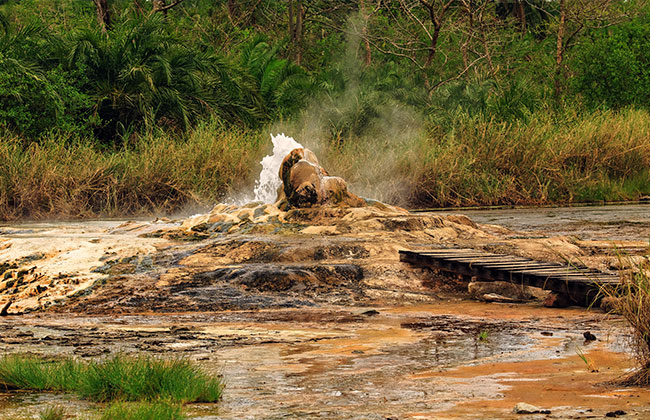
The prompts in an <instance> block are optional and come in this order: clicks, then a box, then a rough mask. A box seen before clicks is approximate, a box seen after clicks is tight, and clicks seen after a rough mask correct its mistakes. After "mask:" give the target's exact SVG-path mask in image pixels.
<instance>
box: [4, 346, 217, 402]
mask: <svg viewBox="0 0 650 420" xmlns="http://www.w3.org/2000/svg"><path fill="white" fill-rule="evenodd" d="M3 388H4V389H25V390H37V391H48V390H51V391H68V392H74V393H76V394H78V395H79V396H81V397H83V398H86V399H89V400H91V401H96V402H108V401H158V400H164V401H173V402H177V403H187V402H216V401H218V400H219V398H220V397H221V390H222V384H221V380H220V379H219V378H217V377H211V376H208V375H207V374H205V373H204V372H203V371H202V370H201V369H200V368H198V367H197V366H196V365H194V364H192V363H190V362H189V361H187V360H182V359H174V360H162V359H156V358H151V357H135V358H132V357H126V356H122V355H117V356H114V357H112V358H110V359H106V360H104V361H98V362H81V361H76V360H72V359H67V360H64V361H51V362H47V361H43V360H41V359H37V358H33V357H22V356H16V355H8V356H3V357H2V358H0V389H3Z"/></svg>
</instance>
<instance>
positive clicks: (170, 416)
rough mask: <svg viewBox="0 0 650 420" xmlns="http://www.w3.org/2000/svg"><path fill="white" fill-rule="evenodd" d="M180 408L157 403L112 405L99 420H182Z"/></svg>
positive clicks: (119, 403)
mask: <svg viewBox="0 0 650 420" xmlns="http://www.w3.org/2000/svg"><path fill="white" fill-rule="evenodd" d="M184 418H185V416H183V414H182V413H181V407H180V406H178V405H173V404H169V403H165V402H159V403H122V402H118V403H113V404H111V405H110V406H109V407H108V408H107V409H106V411H104V413H103V414H102V416H101V418H100V420H183V419H184Z"/></svg>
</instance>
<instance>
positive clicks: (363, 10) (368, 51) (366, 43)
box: [361, 0, 372, 67]
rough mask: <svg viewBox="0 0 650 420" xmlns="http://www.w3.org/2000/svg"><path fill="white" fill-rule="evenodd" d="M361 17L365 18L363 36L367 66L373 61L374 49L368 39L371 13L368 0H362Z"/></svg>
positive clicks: (362, 29)
mask: <svg viewBox="0 0 650 420" xmlns="http://www.w3.org/2000/svg"><path fill="white" fill-rule="evenodd" d="M361 17H362V18H363V27H362V28H361V36H362V38H363V44H364V48H365V51H366V57H365V59H366V60H365V61H366V67H367V66H369V65H370V63H372V50H371V49H370V41H369V40H368V21H369V19H370V15H369V14H368V13H366V0H361Z"/></svg>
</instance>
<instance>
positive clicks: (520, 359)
mask: <svg viewBox="0 0 650 420" xmlns="http://www.w3.org/2000/svg"><path fill="white" fill-rule="evenodd" d="M375 311H376V312H375ZM585 331H591V332H592V333H593V334H595V335H596V336H597V337H598V340H597V341H596V342H592V343H586V342H585V340H584V338H583V336H582V334H583V333H584V332H585ZM625 332H626V331H625V330H624V329H623V328H622V323H621V321H620V320H619V319H616V318H612V317H609V318H606V317H605V316H604V315H602V314H600V313H596V312H588V311H584V310H582V309H565V310H556V309H548V308H541V307H537V306H533V305H499V304H484V303H477V302H460V303H453V302H445V303H440V304H435V305H421V306H408V307H384V308H372V309H371V308H350V307H346V308H342V307H328V308H301V309H277V310H263V311H232V312H215V313H202V314H170V315H160V314H156V315H131V316H118V317H87V316H71V315H64V314H48V315H47V316H45V315H44V316H41V317H39V316H38V315H33V316H23V317H7V318H4V319H0V334H1V335H0V337H2V339H0V352H10V353H13V352H20V351H32V352H38V353H59V354H76V355H78V356H81V357H91V356H102V355H105V354H111V353H115V352H118V351H123V352H127V353H130V352H147V353H151V354H156V355H160V356H164V357H175V356H180V355H182V356H185V357H189V358H191V359H193V360H196V361H197V362H198V363H200V364H201V365H202V366H203V367H205V368H206V369H207V370H209V371H211V372H214V373H220V374H222V375H223V376H224V378H225V382H226V389H225V391H224V398H223V400H222V401H221V402H220V403H219V404H216V405H211V404H200V405H189V406H187V407H186V408H185V412H186V413H187V414H188V415H189V416H190V417H191V418H196V419H206V420H207V419H210V420H216V419H222V420H225V419H229V420H230V419H233V420H234V419H281V418H322V419H382V420H385V419H386V418H400V419H401V418H510V417H512V416H513V415H512V414H511V411H512V408H513V406H514V405H515V404H516V403H518V402H527V403H530V404H535V405H539V406H541V407H543V408H545V409H550V410H551V411H552V413H553V414H552V415H551V417H550V418H552V417H555V418H567V417H571V416H574V417H575V418H582V417H583V416H590V415H591V416H594V415H596V416H603V415H604V414H605V413H606V412H608V411H612V410H615V409H620V408H623V409H625V410H626V411H632V412H639V413H642V414H641V415H648V414H650V413H648V412H646V411H644V410H646V408H645V407H647V406H650V396H649V395H648V393H647V392H645V391H639V390H618V389H617V387H615V386H613V385H604V383H605V382H607V381H611V380H612V379H615V378H617V377H619V376H620V375H621V374H623V373H624V372H625V371H626V369H628V368H629V367H630V366H631V361H630V360H629V358H628V356H627V354H626V353H624V351H625V350H626V347H625ZM579 352H584V354H585V355H586V357H588V358H589V359H590V360H592V361H593V362H594V364H595V365H596V366H597V367H598V369H599V371H598V372H590V371H589V370H588V369H587V366H586V365H585V363H584V362H583V361H582V360H581V358H580V357H579V356H578V354H579ZM48 398H50V399H51V398H54V399H55V400H57V401H58V400H60V399H61V400H65V401H67V398H66V397H65V396H51V395H47V396H45V397H43V396H38V395H32V396H30V397H29V398H26V397H25V395H24V394H5V395H0V408H1V409H0V419H2V420H9V419H16V418H27V417H29V414H28V413H30V412H31V413H37V412H38V410H40V409H42V408H43V407H45V406H47V405H48V404H51V403H52V401H49V400H48ZM72 401H76V400H74V398H73V399H72ZM67 406H69V407H71V410H72V411H73V412H75V413H83V414H84V415H85V416H86V417H90V416H92V415H93V414H94V413H95V411H93V410H96V407H93V406H92V405H84V403H83V402H74V403H73V404H71V405H66V407H67ZM588 410H591V411H588ZM585 418H586V417H585ZM641 418H643V417H641Z"/></svg>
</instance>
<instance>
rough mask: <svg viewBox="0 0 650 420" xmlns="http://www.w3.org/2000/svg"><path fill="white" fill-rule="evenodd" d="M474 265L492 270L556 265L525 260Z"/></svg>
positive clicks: (538, 267)
mask: <svg viewBox="0 0 650 420" xmlns="http://www.w3.org/2000/svg"><path fill="white" fill-rule="evenodd" d="M474 265H475V266H481V267H484V268H490V269H494V270H509V269H517V268H519V269H521V268H528V269H531V270H532V269H535V268H537V269H543V268H557V267H556V266H553V265H550V264H544V263H539V262H537V261H530V262H528V261H526V262H520V263H485V264H474Z"/></svg>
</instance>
